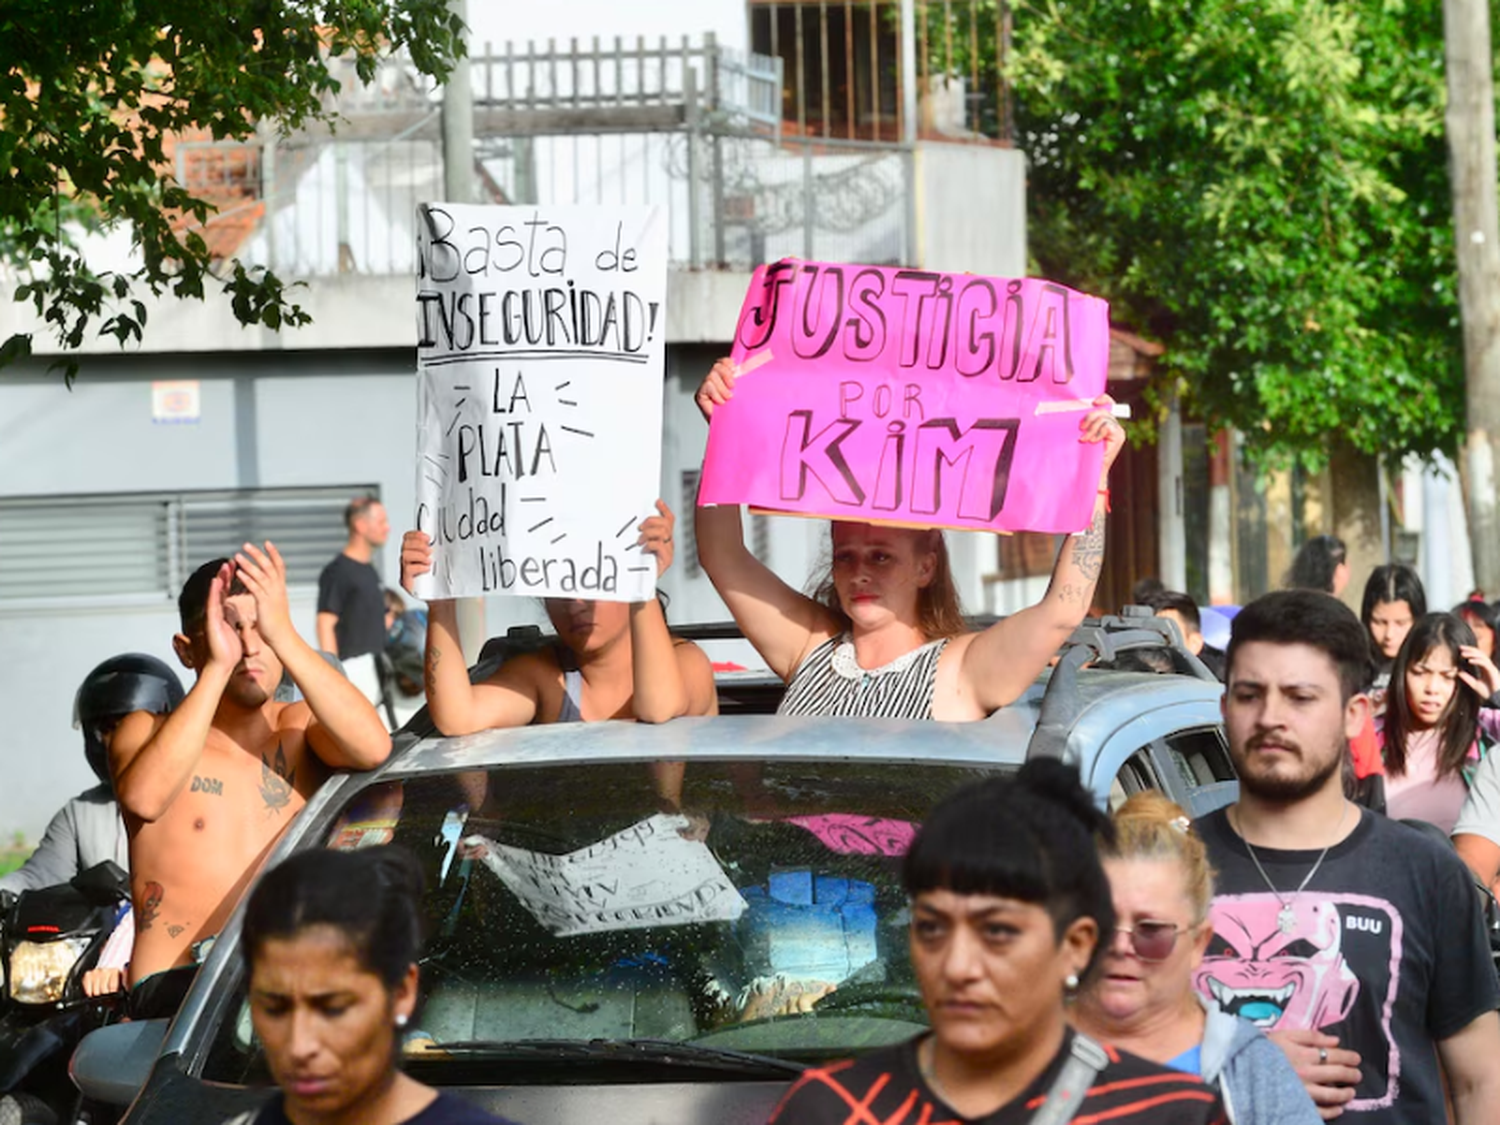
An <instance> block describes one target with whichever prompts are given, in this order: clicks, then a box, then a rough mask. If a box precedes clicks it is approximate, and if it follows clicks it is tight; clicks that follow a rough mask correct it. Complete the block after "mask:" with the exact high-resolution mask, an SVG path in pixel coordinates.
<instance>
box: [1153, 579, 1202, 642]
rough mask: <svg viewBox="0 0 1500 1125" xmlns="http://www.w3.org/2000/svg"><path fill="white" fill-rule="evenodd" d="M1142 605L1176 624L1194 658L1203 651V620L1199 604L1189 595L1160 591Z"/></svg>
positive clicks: (1174, 591) (1173, 591)
mask: <svg viewBox="0 0 1500 1125" xmlns="http://www.w3.org/2000/svg"><path fill="white" fill-rule="evenodd" d="M1140 604H1141V605H1145V606H1149V607H1150V608H1151V611H1152V612H1153V613H1155V614H1156V616H1158V617H1165V618H1166V619H1167V620H1168V621H1172V622H1175V623H1176V625H1177V631H1178V632H1179V633H1181V634H1182V643H1183V645H1184V647H1186V649H1187V650H1188V651H1189V652H1190V653H1192V654H1193V655H1194V656H1197V655H1198V654H1199V653H1200V652H1202V651H1203V619H1202V618H1201V617H1199V616H1198V603H1197V602H1195V601H1193V599H1192V598H1190V597H1188V595H1186V594H1183V593H1179V592H1178V591H1176V590H1158V591H1157V592H1156V593H1154V594H1150V595H1148V596H1147V597H1146V598H1145V600H1143V601H1142V602H1141V603H1140Z"/></svg>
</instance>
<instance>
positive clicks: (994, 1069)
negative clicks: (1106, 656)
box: [772, 760, 1225, 1125]
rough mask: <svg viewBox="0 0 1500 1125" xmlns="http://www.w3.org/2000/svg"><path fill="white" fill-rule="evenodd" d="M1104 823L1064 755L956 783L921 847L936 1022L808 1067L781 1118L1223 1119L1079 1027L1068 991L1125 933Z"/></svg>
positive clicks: (1186, 1083)
mask: <svg viewBox="0 0 1500 1125" xmlns="http://www.w3.org/2000/svg"><path fill="white" fill-rule="evenodd" d="M1096 835H1097V836H1098V837H1099V838H1101V839H1105V840H1110V839H1113V829H1112V828H1111V826H1110V824H1109V820H1108V818H1107V817H1105V816H1104V814H1103V813H1101V812H1100V811H1099V810H1098V808H1096V807H1095V805H1094V802H1093V799H1092V797H1091V796H1090V794H1089V793H1088V791H1087V790H1085V789H1084V788H1083V786H1082V785H1080V784H1079V781H1078V774H1077V771H1076V770H1074V769H1073V768H1072V767H1071V766H1065V765H1063V764H1062V763H1061V762H1057V761H1053V760H1042V761H1036V762H1030V763H1028V764H1027V765H1026V766H1024V767H1023V768H1022V769H1021V771H1020V773H1018V774H1017V775H1015V776H1014V777H1004V778H992V779H989V780H986V781H982V782H978V783H976V784H974V785H970V786H966V787H964V788H962V789H959V790H957V791H955V792H954V793H952V794H951V795H950V796H948V797H947V798H946V799H944V800H943V801H942V802H940V803H939V804H938V805H937V806H936V807H935V808H934V809H933V810H932V813H931V815H930V816H929V817H928V819H927V821H926V823H925V824H924V825H923V826H922V828H921V830H920V831H919V832H918V833H917V836H916V839H915V840H913V841H912V845H911V848H910V850H909V851H908V852H907V855H906V860H905V866H904V869H903V877H904V882H905V884H906V892H907V894H908V895H909V896H910V898H911V930H910V936H909V941H910V948H911V961H912V967H913V969H914V970H915V973H916V977H917V984H918V986H919V988H920V990H921V993H922V1000H923V1002H924V1004H925V1006H926V1008H927V1014H928V1019H929V1021H930V1023H931V1025H932V1030H931V1031H930V1032H929V1033H927V1034H923V1035H920V1036H918V1037H917V1038H915V1039H912V1040H910V1041H908V1042H906V1043H903V1044H900V1045H898V1046H894V1047H887V1048H884V1049H881V1050H877V1051H873V1052H871V1053H870V1054H867V1055H865V1056H863V1057H862V1058H859V1059H856V1060H852V1061H846V1062H839V1063H833V1064H830V1065H828V1066H823V1067H813V1068H810V1069H809V1070H807V1071H806V1072H805V1073H804V1074H803V1076H802V1077H801V1078H799V1079H798V1080H797V1082H796V1083H795V1084H794V1085H793V1086H792V1088H791V1089H790V1090H789V1091H788V1092H787V1094H786V1096H785V1097H784V1098H783V1099H782V1101H781V1104H780V1105H779V1106H778V1107H777V1109H776V1111H775V1113H774V1114H773V1115H772V1121H774V1122H776V1123H777V1125H843V1123H844V1122H847V1121H849V1120H852V1119H851V1118H850V1116H849V1113H850V1107H851V1106H860V1107H863V1110H864V1112H865V1114H866V1116H865V1117H862V1119H863V1120H872V1121H875V1120H878V1121H894V1120H898V1119H899V1120H905V1121H928V1120H930V1121H957V1122H992V1121H996V1122H997V1121H1002V1120H1003V1121H1012V1120H1015V1121H1023V1120H1024V1121H1027V1122H1028V1123H1029V1125H1062V1123H1063V1122H1067V1121H1071V1120H1073V1119H1074V1118H1075V1117H1078V1118H1080V1119H1089V1120H1103V1119H1108V1120H1109V1121H1110V1122H1111V1125H1146V1123H1148V1122H1149V1123H1150V1125H1221V1123H1223V1122H1224V1120H1225V1118H1224V1109H1223V1104H1222V1103H1221V1102H1220V1100H1219V1097H1218V1095H1217V1094H1216V1093H1215V1092H1214V1091H1213V1090H1211V1089H1209V1088H1208V1087H1207V1086H1205V1085H1204V1084H1203V1083H1202V1082H1201V1081H1200V1080H1199V1079H1198V1078H1196V1077H1193V1076H1191V1075H1187V1074H1184V1073H1181V1072H1173V1071H1170V1070H1168V1069H1167V1068H1165V1067H1162V1066H1158V1065H1157V1064H1155V1063H1150V1062H1146V1061H1145V1060H1144V1059H1140V1058H1136V1057H1135V1056H1133V1055H1127V1054H1125V1053H1123V1052H1120V1051H1116V1050H1113V1049H1111V1048H1108V1047H1104V1046H1101V1045H1100V1044H1099V1043H1097V1042H1095V1041H1094V1040H1092V1039H1090V1038H1088V1037H1087V1036H1084V1035H1081V1034H1078V1033H1076V1032H1074V1031H1072V1030H1070V1029H1069V1027H1068V1023H1067V1018H1066V1010H1067V1002H1068V1000H1069V999H1070V998H1071V997H1072V996H1073V995H1074V994H1075V993H1076V992H1077V990H1078V988H1079V986H1080V984H1081V983H1082V982H1083V981H1085V980H1086V979H1087V978H1088V977H1089V975H1090V973H1091V972H1092V971H1093V968H1094V966H1095V963H1096V962H1097V961H1098V959H1099V955H1100V951H1101V950H1102V949H1104V948H1105V947H1106V946H1107V945H1108V943H1109V938H1110V935H1111V934H1112V933H1113V931H1114V925H1115V913H1114V906H1113V902H1112V897H1111V891H1110V886H1109V881H1108V879H1107V878H1106V876H1105V873H1104V869H1103V867H1102V866H1101V865H1100V862H1099V856H1098V853H1097V852H1096V851H1095V847H1094V838H1095V836H1096Z"/></svg>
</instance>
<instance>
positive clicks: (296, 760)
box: [110, 543, 391, 1015]
mask: <svg viewBox="0 0 1500 1125" xmlns="http://www.w3.org/2000/svg"><path fill="white" fill-rule="evenodd" d="M178 609H179V611H180V613H181V616H182V632H181V633H179V634H177V635H176V636H175V637H173V638H172V645H173V648H174V649H175V650H176V652H177V655H178V658H179V659H180V660H181V661H182V663H183V665H184V666H185V667H188V668H191V669H193V670H194V671H195V672H196V673H197V677H198V679H197V682H196V683H195V684H194V685H193V688H192V690H190V691H189V692H188V693H187V698H186V699H184V700H183V702H182V704H181V705H180V706H179V707H178V708H177V710H176V711H174V712H172V714H170V715H153V714H151V713H149V712H144V711H137V712H135V713H133V714H130V715H127V716H126V717H125V718H124V719H123V720H121V722H120V725H119V727H118V729H117V730H116V732H115V737H114V739H113V741H112V743H111V745H110V770H111V772H112V773H113V775H114V784H115V794H116V796H117V798H118V800H119V802H120V807H121V809H122V810H123V811H124V814H125V827H126V831H127V833H128V834H129V837H130V880H131V898H132V900H133V902H134V905H135V918H136V938H135V953H134V956H133V958H132V960H131V963H130V973H129V981H130V985H131V988H132V1008H133V1009H134V1010H135V1011H136V1013H137V1014H140V1015H150V1014H156V1013H154V1012H153V1011H152V1009H154V1008H157V1007H164V1008H167V1009H170V1008H171V1007H173V1006H174V1003H173V1001H175V1000H176V999H179V998H180V996H171V997H169V996H168V995H167V992H168V991H169V990H168V989H167V987H166V984H165V981H164V980H163V978H161V977H156V978H155V981H154V983H153V980H152V978H153V974H160V973H162V972H163V971H164V970H166V969H171V968H174V967H176V966H179V965H188V964H191V963H192V962H193V960H194V945H195V943H197V942H200V941H202V940H203V939H205V938H209V937H212V936H213V935H215V934H217V933H218V932H219V930H220V928H221V927H222V926H223V924H224V921H225V919H226V918H227V917H228V916H229V913H230V912H231V911H232V910H233V909H234V907H235V904H236V903H238V902H239V900H240V896H241V895H242V894H243V893H244V891H245V888H246V886H247V885H248V884H249V882H250V880H251V879H252V878H253V877H254V875H255V872H256V871H257V870H258V869H259V867H260V865H261V863H262V862H263V861H264V860H265V857H266V855H267V853H268V852H269V851H270V850H271V848H272V846H273V845H274V844H275V842H276V839H277V837H278V836H280V835H281V832H282V830H283V829H285V828H286V826H287V825H288V824H289V823H291V820H292V818H293V817H294V816H296V814H297V812H298V811H299V810H300V809H301V808H302V806H303V805H304V804H306V803H307V798H308V797H310V796H311V795H312V793H313V792H314V791H315V790H316V789H317V788H318V786H319V785H320V784H321V783H322V782H323V780H324V778H326V777H327V776H328V772H329V770H330V769H371V768H373V767H375V766H378V765H380V764H381V763H382V762H383V761H385V759H386V757H387V755H389V753H390V749H391V740H390V735H388V734H387V733H386V730H385V726H384V725H383V724H382V723H381V721H380V716H379V715H378V714H376V712H375V709H374V707H372V706H371V705H370V703H369V702H368V701H367V700H366V699H365V697H364V696H363V695H361V694H360V692H359V690H358V689H357V688H355V687H354V686H353V685H352V684H351V683H349V681H348V680H346V679H345V678H344V677H343V676H341V675H340V674H339V672H338V671H337V670H336V669H334V668H333V667H331V666H330V665H329V664H328V663H327V662H325V661H324V660H323V658H322V657H321V656H319V655H318V653H317V652H316V651H314V650H313V649H312V648H311V647H310V646H309V645H308V644H307V643H306V642H305V641H303V640H302V638H301V637H299V636H298V635H297V633H296V630H295V629H293V627H292V622H291V615H290V613H289V611H288V607H287V593H286V564H285V563H284V562H283V561H282V558H281V555H280V553H279V552H277V550H276V548H275V547H274V546H272V545H271V544H270V543H267V544H266V545H265V549H264V550H261V549H259V548H257V547H255V546H252V545H251V544H249V543H247V544H245V547H244V550H243V551H241V552H240V553H239V554H237V555H236V556H235V558H234V561H233V562H230V561H229V560H227V559H218V560H215V561H214V562H211V563H208V564H206V565H204V566H202V567H199V568H198V570H197V571H196V572H195V573H194V574H193V576H192V577H191V578H189V579H188V580H187V582H186V583H185V584H184V585H183V588H182V594H181V596H180V597H179V598H178ZM283 668H285V669H286V671H288V672H289V673H290V674H291V677H292V679H293V680H294V681H295V682H296V684H297V686H298V687H299V688H300V689H301V691H302V695H303V697H304V699H303V701H301V702H297V703H278V702H276V701H275V700H274V698H273V693H274V692H275V690H276V685H277V684H278V683H280V681H281V673H282V669H283ZM181 987H182V985H181V983H180V982H178V983H177V986H176V987H173V988H172V989H170V991H171V992H178V991H179V990H180V988H181ZM156 992H161V993H162V995H160V996H155V995H154V994H155V993H156Z"/></svg>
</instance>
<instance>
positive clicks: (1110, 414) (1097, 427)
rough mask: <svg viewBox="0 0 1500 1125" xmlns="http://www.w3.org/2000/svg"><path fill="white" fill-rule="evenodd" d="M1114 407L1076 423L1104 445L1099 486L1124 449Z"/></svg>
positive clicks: (1108, 402)
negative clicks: (1102, 466)
mask: <svg viewBox="0 0 1500 1125" xmlns="http://www.w3.org/2000/svg"><path fill="white" fill-rule="evenodd" d="M699 393H700V394H701V393H702V392H701V391H700V392H699ZM1114 405H1115V400H1114V399H1113V398H1111V397H1110V396H1109V395H1100V396H1099V397H1098V398H1096V399H1095V400H1094V406H1095V407H1096V409H1094V410H1090V411H1089V412H1088V413H1087V414H1085V415H1084V416H1083V418H1082V419H1080V421H1079V423H1078V429H1079V434H1078V440H1079V441H1086V442H1096V441H1102V442H1103V443H1104V468H1103V469H1101V470H1100V473H1099V481H1100V484H1101V485H1102V484H1103V483H1104V482H1105V481H1106V480H1107V479H1108V478H1109V467H1110V466H1111V465H1113V464H1114V463H1115V458H1116V457H1118V456H1119V455H1120V450H1122V449H1124V448H1125V427H1124V426H1122V425H1120V423H1119V422H1117V421H1115V416H1114Z"/></svg>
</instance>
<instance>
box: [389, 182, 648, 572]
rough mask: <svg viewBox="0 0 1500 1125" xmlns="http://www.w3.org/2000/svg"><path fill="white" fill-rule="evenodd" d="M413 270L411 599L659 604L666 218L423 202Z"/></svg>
mask: <svg viewBox="0 0 1500 1125" xmlns="http://www.w3.org/2000/svg"><path fill="white" fill-rule="evenodd" d="M417 258H418V266H417V334H418V342H417V365H418V381H417V411H418V423H417V517H416V518H417V528H418V530H420V531H422V532H425V533H426V534H427V535H428V536H429V537H430V538H431V539H432V541H433V549H432V550H433V569H432V572H431V573H430V574H424V575H422V576H421V577H420V578H418V579H417V592H418V593H419V594H420V595H421V596H422V597H424V598H448V597H467V596H470V595H476V594H527V595H533V596H537V597H579V598H590V599H603V600H606V601H641V600H643V599H645V598H648V597H650V596H651V594H652V592H653V591H654V589H655V587H656V560H655V559H654V558H652V557H651V556H650V555H648V554H643V553H642V552H641V551H640V549H639V548H638V547H637V545H636V527H637V525H638V524H639V523H640V521H641V520H642V519H644V518H645V517H646V516H649V515H651V514H652V511H653V504H654V502H655V500H656V497H657V495H658V492H659V490H660V487H661V486H660V480H659V471H660V470H659V466H660V458H661V381H662V362H663V357H664V354H665V335H666V334H665V332H664V331H663V324H662V321H663V320H664V317H663V316H662V315H661V314H662V311H663V309H664V308H665V301H666V286H667V228H666V216H665V214H664V212H662V211H661V210H660V209H658V208H646V207H615V208H608V207H481V206H474V205H468V204H463V205H460V204H450V203H430V204H423V205H421V206H420V207H419V208H418V212H417Z"/></svg>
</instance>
